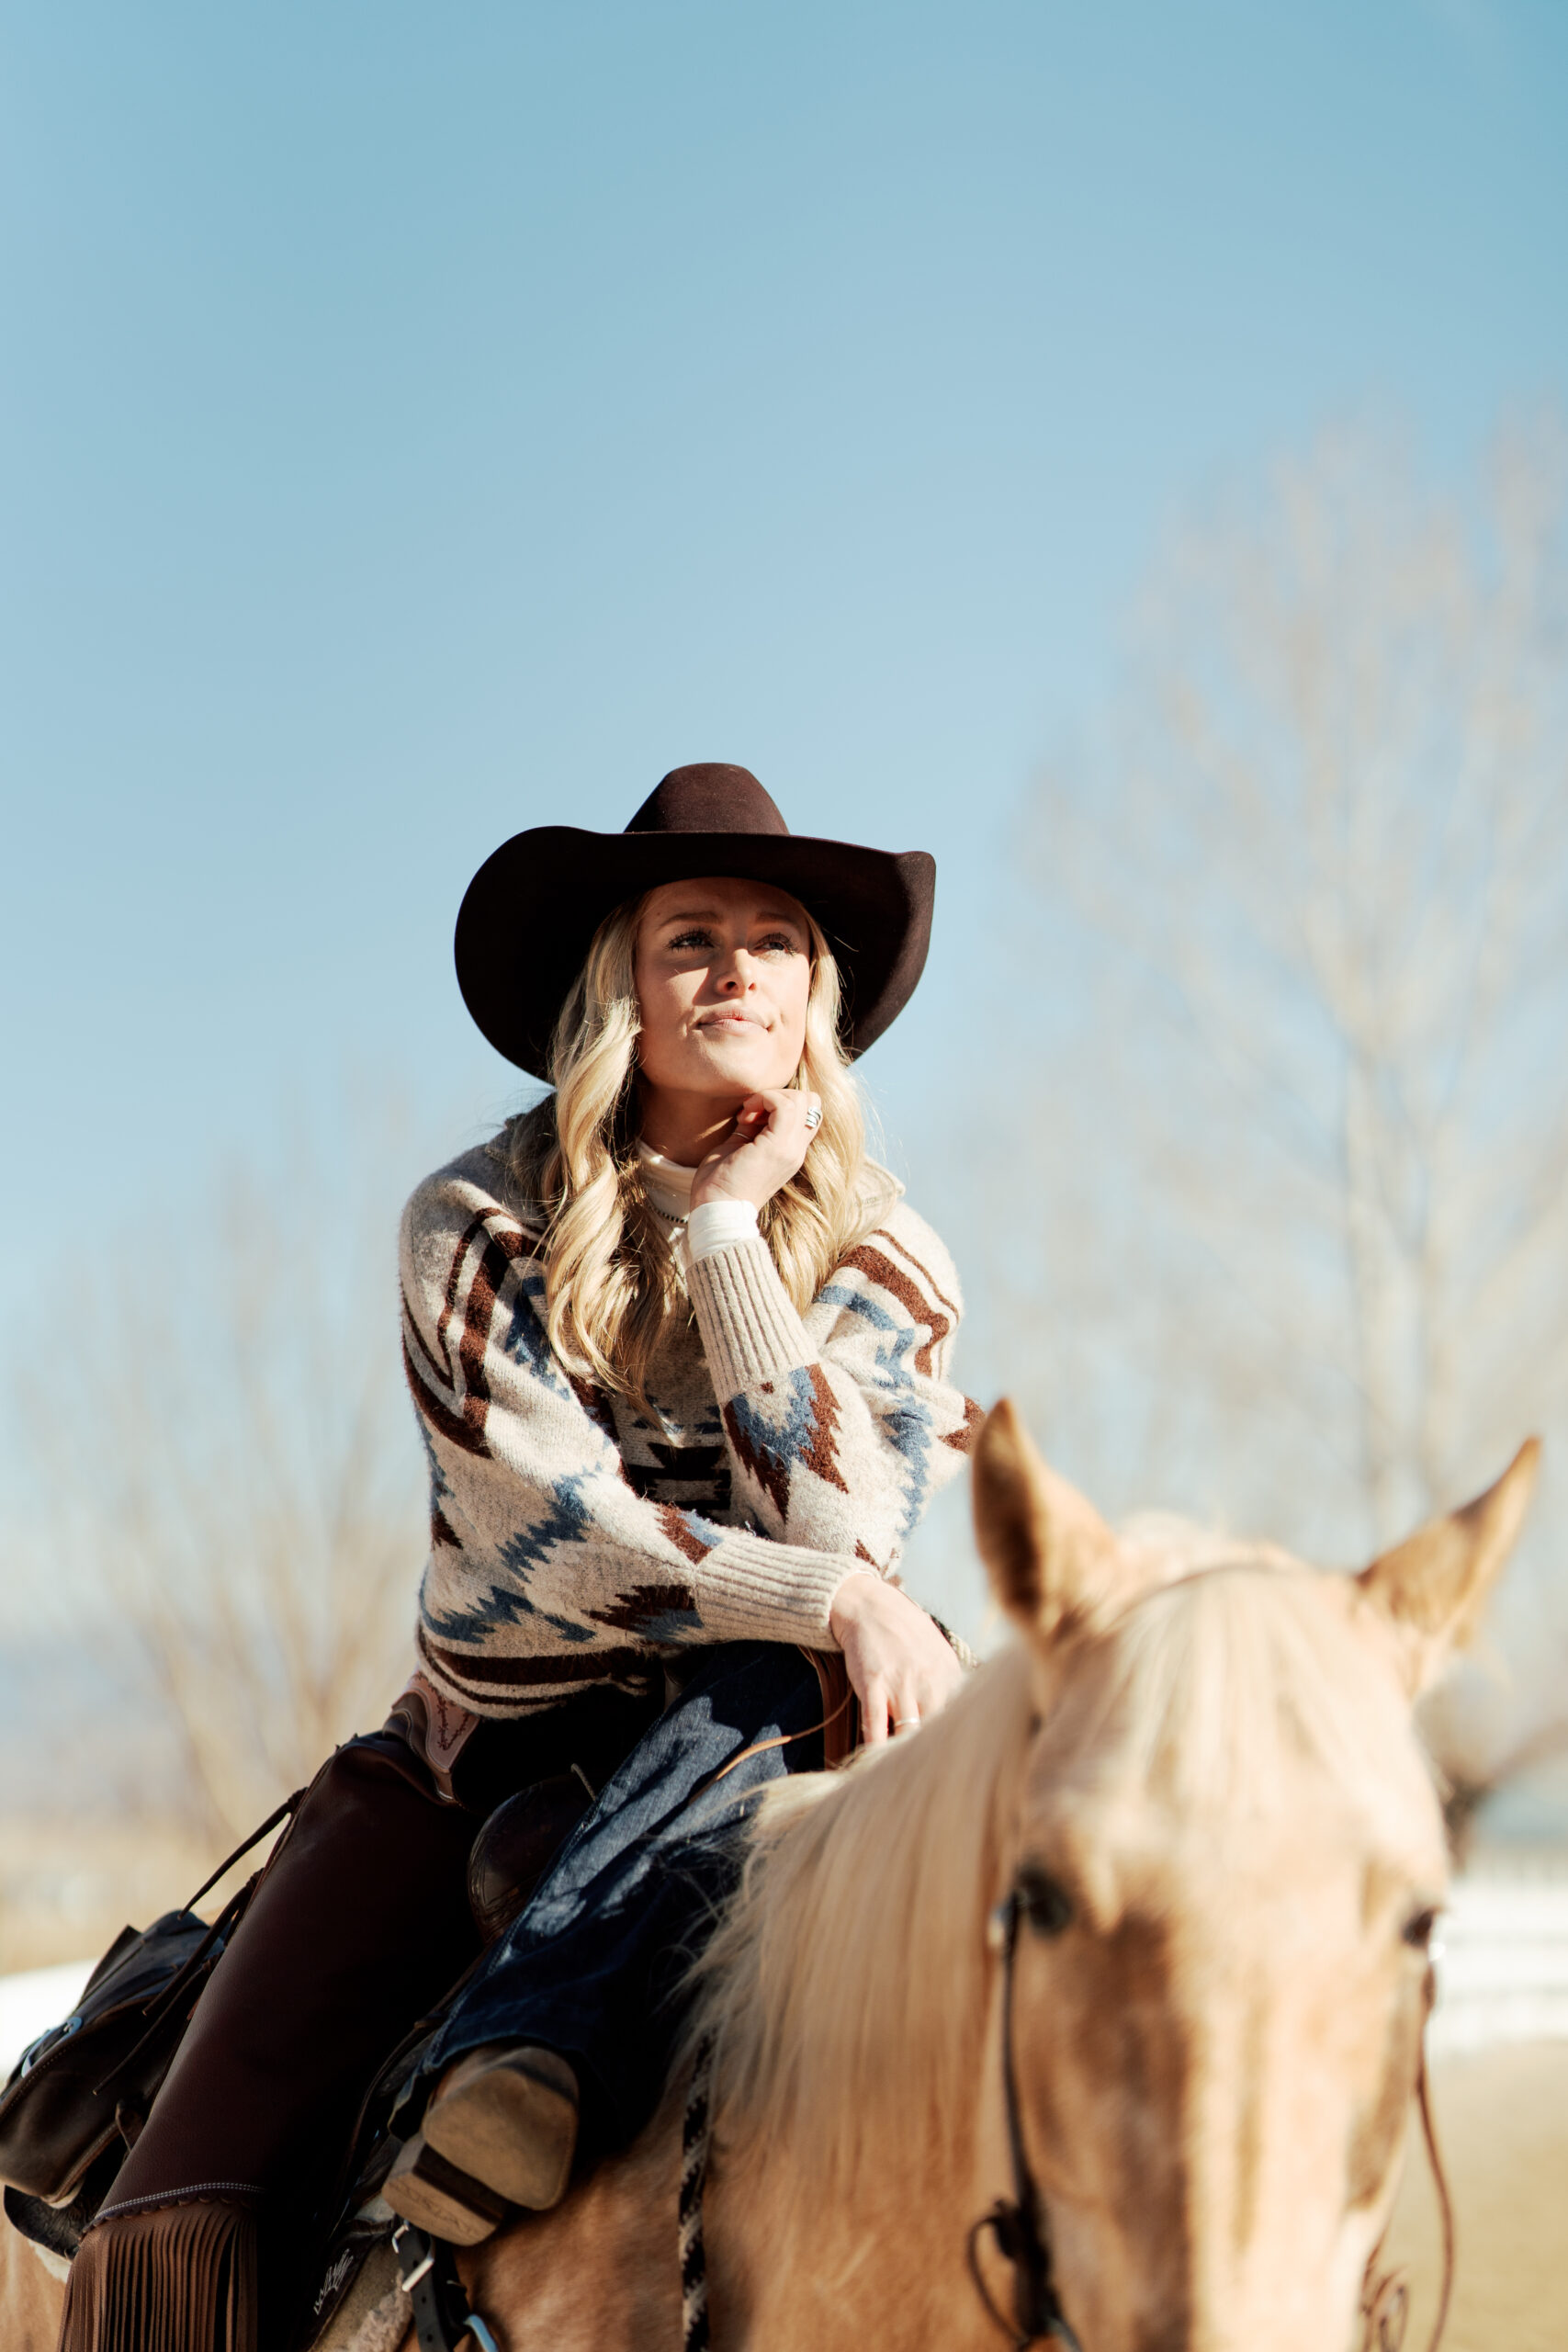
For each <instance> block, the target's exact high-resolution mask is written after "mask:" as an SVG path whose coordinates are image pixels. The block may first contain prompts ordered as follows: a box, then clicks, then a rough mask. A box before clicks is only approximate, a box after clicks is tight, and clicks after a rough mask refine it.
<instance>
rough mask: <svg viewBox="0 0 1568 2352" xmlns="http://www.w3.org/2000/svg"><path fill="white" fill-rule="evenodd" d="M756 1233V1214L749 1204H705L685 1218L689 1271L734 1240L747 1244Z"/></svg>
mask: <svg viewBox="0 0 1568 2352" xmlns="http://www.w3.org/2000/svg"><path fill="white" fill-rule="evenodd" d="M756 1230H757V1212H756V1210H755V1209H754V1208H753V1207H752V1205H751V1204H750V1201H705V1202H704V1203H703V1204H702V1206H701V1208H698V1209H694V1210H693V1211H692V1213H691V1215H690V1216H689V1217H688V1218H687V1219H686V1250H687V1252H688V1256H687V1266H688V1270H689V1269H690V1268H691V1267H692V1266H700V1265H701V1264H702V1261H703V1260H704V1259H705V1258H711V1257H712V1256H713V1254H714V1251H715V1250H728V1247H729V1245H730V1243H731V1242H733V1241H750V1239H751V1238H752V1236H753V1234H754V1233H755V1232H756Z"/></svg>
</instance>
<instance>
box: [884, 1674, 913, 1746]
mask: <svg viewBox="0 0 1568 2352" xmlns="http://www.w3.org/2000/svg"><path fill="white" fill-rule="evenodd" d="M887 1711H888V1713H889V1715H890V1716H891V1718H892V1724H893V1735H894V1737H895V1738H897V1736H898V1735H899V1733H900V1732H906V1731H918V1730H919V1723H920V1712H921V1691H920V1679H919V1677H918V1676H916V1675H913V1674H908V1673H906V1674H904V1675H902V1676H901V1677H900V1678H899V1679H898V1680H897V1681H896V1682H895V1683H894V1684H893V1686H892V1688H891V1689H890V1691H888V1694H887Z"/></svg>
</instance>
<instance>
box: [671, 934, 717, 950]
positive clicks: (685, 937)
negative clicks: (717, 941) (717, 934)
mask: <svg viewBox="0 0 1568 2352" xmlns="http://www.w3.org/2000/svg"><path fill="white" fill-rule="evenodd" d="M670 945H671V947H672V948H675V947H711V946H712V945H713V933H712V932H711V931H682V932H678V933H676V935H675V937H674V938H673V939H672V940H671V942H670Z"/></svg>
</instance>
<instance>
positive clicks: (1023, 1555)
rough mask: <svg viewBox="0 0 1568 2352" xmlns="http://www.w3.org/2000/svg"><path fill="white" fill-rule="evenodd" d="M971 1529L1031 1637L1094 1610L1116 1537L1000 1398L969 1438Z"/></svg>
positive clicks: (1007, 1603)
mask: <svg viewBox="0 0 1568 2352" xmlns="http://www.w3.org/2000/svg"><path fill="white" fill-rule="evenodd" d="M975 1534H976V1541H977V1543H978V1544H979V1546H980V1556H981V1558H982V1559H983V1560H984V1561H985V1563H986V1566H987V1567H988V1568H989V1570H990V1572H991V1589H992V1590H993V1591H994V1592H995V1594H996V1596H997V1599H998V1600H999V1601H1000V1602H1001V1605H1002V1607H1003V1608H1004V1609H1005V1610H1006V1611H1008V1614H1009V1615H1010V1616H1011V1617H1014V1618H1016V1619H1017V1620H1018V1623H1020V1624H1021V1626H1022V1627H1023V1629H1024V1631H1025V1632H1026V1633H1029V1634H1034V1635H1035V1636H1036V1637H1039V1636H1042V1635H1043V1636H1044V1637H1045V1638H1046V1639H1049V1638H1050V1636H1051V1635H1052V1634H1055V1633H1056V1632H1057V1631H1058V1630H1059V1629H1060V1628H1061V1627H1062V1625H1063V1624H1064V1623H1066V1621H1067V1620H1069V1619H1071V1618H1074V1617H1077V1616H1078V1615H1080V1614H1082V1613H1083V1612H1085V1611H1087V1610H1089V1609H1090V1608H1092V1606H1093V1604H1094V1603H1095V1601H1097V1600H1100V1599H1101V1598H1102V1597H1103V1595H1104V1592H1105V1589H1106V1586H1107V1584H1108V1583H1109V1582H1110V1581H1111V1579H1112V1577H1113V1576H1114V1572H1115V1566H1116V1558H1117V1547H1116V1538H1115V1537H1114V1536H1113V1535H1112V1534H1111V1530H1110V1529H1109V1528H1108V1527H1107V1526H1106V1524H1105V1521H1103V1520H1102V1519H1101V1518H1100V1513H1099V1512H1098V1511H1097V1510H1095V1508H1094V1506H1093V1505H1092V1503H1089V1502H1086V1501H1085V1499H1084V1498H1083V1497H1082V1495H1080V1494H1079V1493H1078V1492H1077V1488H1076V1487H1069V1486H1068V1484H1067V1482H1066V1479H1065V1478H1058V1477H1057V1476H1056V1474H1055V1471H1054V1470H1051V1469H1048V1468H1047V1467H1046V1465H1045V1464H1044V1463H1043V1461H1042V1460H1041V1458H1040V1456H1039V1454H1038V1453H1036V1452H1035V1450H1034V1447H1033V1446H1032V1443H1031V1442H1030V1440H1029V1436H1028V1433H1027V1431H1026V1430H1025V1429H1024V1427H1023V1424H1022V1422H1021V1420H1020V1419H1019V1418H1018V1415H1017V1414H1016V1413H1015V1412H1014V1410H1013V1408H1012V1405H1011V1403H1010V1400H1009V1399H1008V1398H1007V1397H1003V1398H1002V1401H1001V1403H1000V1404H999V1405H998V1406H997V1407H996V1408H995V1410H994V1411H992V1412H990V1413H987V1416H986V1419H985V1420H984V1421H983V1422H982V1423H981V1426H980V1433H979V1436H978V1437H977V1438H976V1442H975Z"/></svg>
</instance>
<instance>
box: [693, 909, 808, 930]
mask: <svg viewBox="0 0 1568 2352" xmlns="http://www.w3.org/2000/svg"><path fill="white" fill-rule="evenodd" d="M722 919H723V910H722V909H721V908H719V907H680V908H677V909H676V910H674V911H673V912H672V913H671V914H667V915H660V916H659V918H658V921H659V922H660V923H666V922H720V921H722ZM756 920H757V921H758V922H787V923H788V924H790V925H791V927H792V928H793V929H794V930H795V931H804V930H805V928H806V925H805V923H804V922H802V920H801V918H800V917H799V915H792V914H790V913H789V912H788V911H787V910H785V909H784V908H782V907H781V908H773V909H770V910H767V911H766V912H764V913H762V914H760V915H759V916H758V917H757V918H756Z"/></svg>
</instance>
